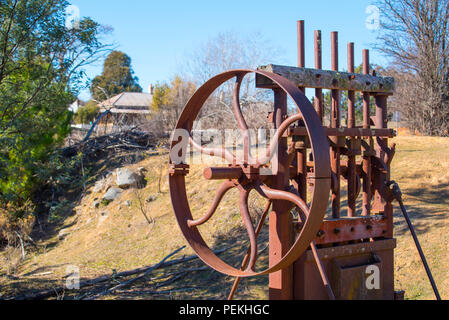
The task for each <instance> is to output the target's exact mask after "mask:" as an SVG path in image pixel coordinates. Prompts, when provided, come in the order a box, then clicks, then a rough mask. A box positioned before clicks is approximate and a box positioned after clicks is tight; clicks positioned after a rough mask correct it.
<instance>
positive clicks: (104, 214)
mask: <svg viewBox="0 0 449 320" xmlns="http://www.w3.org/2000/svg"><path fill="white" fill-rule="evenodd" d="M108 217H109V212H107V211H103V212H102V213H101V214H100V219H98V225H101V224H102V223H103V222H104V221H105V220H106V219H107V218H108Z"/></svg>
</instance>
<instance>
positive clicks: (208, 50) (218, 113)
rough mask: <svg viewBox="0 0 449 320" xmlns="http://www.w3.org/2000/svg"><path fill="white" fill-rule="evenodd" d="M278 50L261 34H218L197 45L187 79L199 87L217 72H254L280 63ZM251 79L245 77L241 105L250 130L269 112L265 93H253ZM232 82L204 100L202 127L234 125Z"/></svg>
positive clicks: (261, 121) (255, 91) (264, 118)
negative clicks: (271, 64)
mask: <svg viewBox="0 0 449 320" xmlns="http://www.w3.org/2000/svg"><path fill="white" fill-rule="evenodd" d="M280 57H281V55H280V50H279V49H278V48H275V47H273V46H271V45H270V43H269V41H267V40H266V39H264V38H263V36H262V35H261V34H260V33H254V34H251V35H249V36H246V37H245V36H239V35H237V34H236V33H235V32H234V33H231V32H227V33H220V34H219V35H218V36H217V37H215V38H212V39H210V40H209V41H207V42H205V43H204V44H203V45H201V46H198V47H197V49H196V50H195V51H194V52H193V53H192V54H191V56H190V57H189V58H188V62H187V64H186V65H187V70H186V73H187V77H190V78H191V79H193V81H194V82H195V83H197V85H198V86H200V85H201V84H203V83H204V82H206V81H207V80H209V79H210V78H212V77H214V76H216V75H217V74H219V73H222V72H225V71H228V70H232V69H257V67H259V66H261V65H264V64H268V63H276V62H277V63H279V61H280ZM254 80H255V79H254V77H252V76H247V77H246V78H245V81H244V82H243V84H242V86H241V93H240V102H241V106H242V109H243V113H244V115H245V118H246V119H247V121H248V125H249V126H250V127H251V129H258V128H261V127H262V126H263V125H264V124H266V116H267V114H268V112H269V111H270V110H272V104H271V103H269V102H268V101H269V100H270V99H269V98H270V94H271V93H269V91H267V90H256V88H255V85H254ZM233 89H234V82H233V81H228V82H227V83H225V84H224V85H223V86H222V87H220V88H219V89H218V90H217V91H216V92H215V93H214V94H213V96H211V97H210V99H209V100H208V101H207V103H206V106H205V108H204V109H203V110H202V112H201V114H200V119H201V120H202V122H201V123H202V128H203V129H208V128H218V129H220V128H221V129H222V128H228V129H231V128H232V126H233V125H235V118H234V114H233V112H232V97H233V96H232V94H233Z"/></svg>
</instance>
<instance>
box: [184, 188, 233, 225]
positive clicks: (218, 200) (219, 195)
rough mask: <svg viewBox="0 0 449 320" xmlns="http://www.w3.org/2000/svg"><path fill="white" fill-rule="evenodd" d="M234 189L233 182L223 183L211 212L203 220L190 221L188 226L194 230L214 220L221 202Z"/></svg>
mask: <svg viewBox="0 0 449 320" xmlns="http://www.w3.org/2000/svg"><path fill="white" fill-rule="evenodd" d="M234 187H235V184H234V183H233V182H232V181H225V182H223V184H222V185H221V186H220V188H219V189H218V190H217V194H216V195H215V198H214V201H213V203H212V207H211V208H210V209H209V211H208V212H207V213H206V214H205V215H204V216H203V217H202V218H201V219H198V220H189V221H188V222H187V224H188V226H189V227H190V228H193V227H198V226H200V225H203V224H205V223H206V222H208V221H209V220H210V219H211V218H212V216H213V215H214V214H215V212H216V211H217V208H218V206H219V205H220V202H221V200H222V199H223V197H224V196H225V194H226V193H227V192H228V191H229V190H231V189H232V188H234Z"/></svg>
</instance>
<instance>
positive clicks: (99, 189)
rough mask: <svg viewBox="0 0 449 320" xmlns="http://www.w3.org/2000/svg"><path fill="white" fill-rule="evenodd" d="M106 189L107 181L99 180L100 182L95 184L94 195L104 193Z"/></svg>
mask: <svg viewBox="0 0 449 320" xmlns="http://www.w3.org/2000/svg"><path fill="white" fill-rule="evenodd" d="M105 187H106V180H105V179H101V180H99V181H97V182H96V183H95V186H94V189H93V192H94V193H99V192H102V191H103V190H104V188H105Z"/></svg>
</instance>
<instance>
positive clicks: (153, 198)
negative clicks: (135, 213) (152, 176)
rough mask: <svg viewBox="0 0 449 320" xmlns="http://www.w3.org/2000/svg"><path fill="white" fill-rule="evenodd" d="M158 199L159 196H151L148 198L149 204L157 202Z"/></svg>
mask: <svg viewBox="0 0 449 320" xmlns="http://www.w3.org/2000/svg"><path fill="white" fill-rule="evenodd" d="M157 198H158V194H152V195H151V196H149V197H148V199H147V202H154V201H156V200H157Z"/></svg>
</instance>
